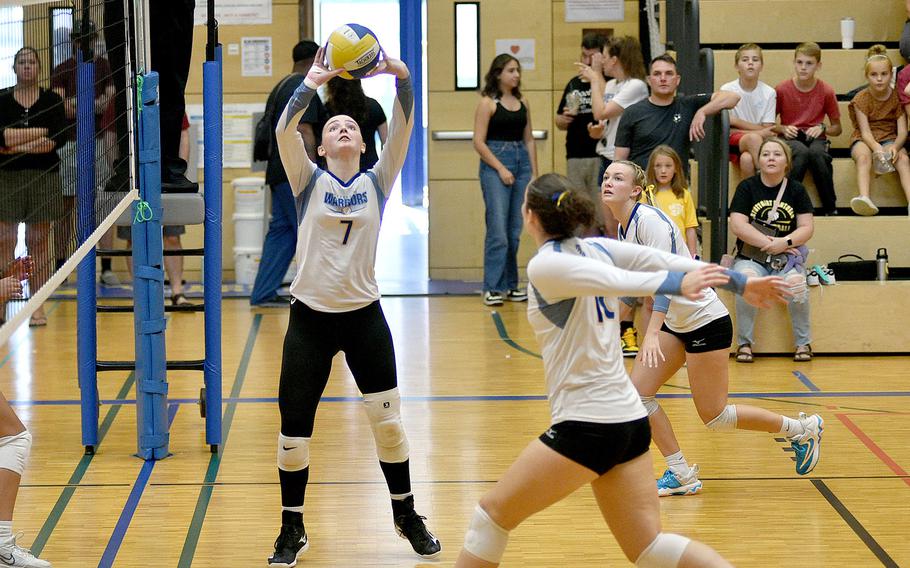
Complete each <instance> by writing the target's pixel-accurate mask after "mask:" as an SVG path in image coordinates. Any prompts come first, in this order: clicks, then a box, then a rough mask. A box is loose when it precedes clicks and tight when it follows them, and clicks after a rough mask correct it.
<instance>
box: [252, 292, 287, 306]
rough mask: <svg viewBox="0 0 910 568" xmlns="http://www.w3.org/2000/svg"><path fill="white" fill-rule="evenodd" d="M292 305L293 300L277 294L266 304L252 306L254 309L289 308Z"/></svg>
mask: <svg viewBox="0 0 910 568" xmlns="http://www.w3.org/2000/svg"><path fill="white" fill-rule="evenodd" d="M290 305H291V299H290V298H288V297H286V296H279V295H278V294H275V295H274V296H272V297H271V298H269V299H268V300H266V301H264V302H259V303H258V304H251V306H252V307H254V308H288V307H290Z"/></svg>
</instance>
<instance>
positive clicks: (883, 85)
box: [848, 44, 910, 215]
mask: <svg viewBox="0 0 910 568" xmlns="http://www.w3.org/2000/svg"><path fill="white" fill-rule="evenodd" d="M892 71H893V66H892V64H891V60H890V59H889V58H888V55H887V49H886V48H885V46H884V45H881V44H876V45H873V46H872V47H870V48H869V52H868V54H867V59H866V66H865V75H866V80H867V81H868V82H869V86H868V87H866V88H865V89H863V90H862V91H860V92H859V94H858V95H856V97H854V99H853V100H852V101H851V102H850V106H849V107H848V108H849V111H850V120H852V121H853V125H854V127H853V136H851V137H850V144H851V148H850V155H851V156H852V157H853V161H855V162H856V185H857V188H858V189H859V196H858V197H854V198H853V199H851V200H850V208H851V209H853V212H854V213H856V214H857V215H875V214H876V213H878V207H876V206H875V203H873V202H872V199H871V198H870V197H869V193H870V186H871V184H872V169H873V162H875V166H876V167H875V170H876V172H875V173H876V174H883V173H890V172H892V171H894V170H895V169H896V170H897V174H898V176H900V180H901V187H903V189H904V193H905V194H906V195H907V200H908V201H910V159H908V157H907V150H906V149H905V148H904V142H906V141H907V119H906V118H905V117H904V111H903V109H901V104H900V100H898V96H897V91H896V90H895V89H893V88H892V87H891V76H892ZM908 213H910V208H908Z"/></svg>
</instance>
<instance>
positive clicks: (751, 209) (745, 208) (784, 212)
mask: <svg viewBox="0 0 910 568" xmlns="http://www.w3.org/2000/svg"><path fill="white" fill-rule="evenodd" d="M779 191H780V184H777V185H775V186H774V187H768V186H767V185H765V184H764V183H762V180H761V175H760V174H758V175H754V176H752V177H750V178H747V179H744V180H743V181H741V182H740V183H739V185H738V186H736V193H734V194H733V201H732V202H731V203H730V213H742V214H743V215H745V216H747V217H748V218H749V222H752V221H753V220H755V219H758V220H760V221H762V222H764V223H767V221H768V213H770V212H771V209H772V208H773V207H774V200H775V199H777V193H778V192H779ZM813 211H814V207H813V206H812V200H811V199H810V198H809V194H808V193H807V192H806V188H805V187H804V186H803V184H801V183H799V182H798V181H793V180H792V179H791V180H788V181H787V188H786V189H785V190H784V195H783V196H782V197H781V200H780V205H779V206H778V208H777V220H776V221H774V222H772V223H771V225H772V226H773V227H774V228H776V229H777V231H778V234H779V235H788V234H790V233H792V232H793V231H795V230H796V216H797V215H802V214H804V213H812V212H813ZM741 246H742V240H740V239H737V241H736V247H737V249H739V248H740V247H741Z"/></svg>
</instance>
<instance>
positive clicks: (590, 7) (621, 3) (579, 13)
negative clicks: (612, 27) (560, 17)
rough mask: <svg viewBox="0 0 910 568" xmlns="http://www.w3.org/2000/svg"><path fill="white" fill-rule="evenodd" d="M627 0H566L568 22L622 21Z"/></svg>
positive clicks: (624, 17) (624, 16)
mask: <svg viewBox="0 0 910 568" xmlns="http://www.w3.org/2000/svg"><path fill="white" fill-rule="evenodd" d="M625 19H626V3H625V0H566V21H567V22H621V21H623V20H625Z"/></svg>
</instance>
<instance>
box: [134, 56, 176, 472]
mask: <svg viewBox="0 0 910 568" xmlns="http://www.w3.org/2000/svg"><path fill="white" fill-rule="evenodd" d="M142 78H143V80H142V83H141V85H142V89H141V97H142V100H141V102H140V105H141V106H140V109H139V121H138V133H139V151H138V155H139V191H140V195H141V198H142V200H141V201H140V202H138V203H136V204H134V205H133V210H134V211H133V213H134V215H135V217H134V221H133V225H132V237H133V274H134V275H135V276H134V284H133V295H134V299H135V308H134V318H135V332H136V434H137V438H138V443H137V445H138V450H137V455H138V456H139V457H141V458H143V459H145V460H159V459H163V458H165V457H167V455H168V441H169V437H170V435H169V433H168V428H169V427H168V417H167V391H168V385H167V368H166V357H165V344H164V329H165V324H166V320H165V319H164V267H163V258H164V256H163V242H162V236H161V215H162V207H161V143H160V140H161V132H160V126H159V124H160V120H159V106H158V74H157V73H154V72H152V73H148V74H146V75H144V76H142Z"/></svg>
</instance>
